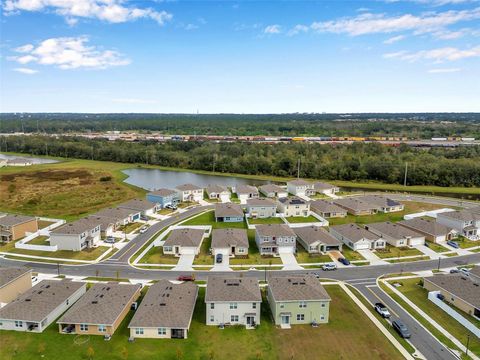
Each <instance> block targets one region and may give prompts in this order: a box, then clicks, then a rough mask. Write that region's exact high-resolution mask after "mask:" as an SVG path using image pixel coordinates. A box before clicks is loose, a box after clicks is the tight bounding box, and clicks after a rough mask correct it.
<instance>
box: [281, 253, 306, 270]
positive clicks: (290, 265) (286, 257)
mask: <svg viewBox="0 0 480 360" xmlns="http://www.w3.org/2000/svg"><path fill="white" fill-rule="evenodd" d="M280 258H281V259H282V263H283V270H300V269H303V268H302V267H301V266H300V265H298V262H297V259H295V255H293V254H292V253H280Z"/></svg>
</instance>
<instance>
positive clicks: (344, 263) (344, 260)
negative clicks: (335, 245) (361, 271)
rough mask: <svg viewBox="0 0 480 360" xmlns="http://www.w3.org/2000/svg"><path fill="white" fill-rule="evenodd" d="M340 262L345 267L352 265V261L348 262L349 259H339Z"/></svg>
mask: <svg viewBox="0 0 480 360" xmlns="http://www.w3.org/2000/svg"><path fill="white" fill-rule="evenodd" d="M338 261H339V262H341V263H342V264H343V265H350V261H348V260H347V259H345V258H343V257H342V258H339V259H338Z"/></svg>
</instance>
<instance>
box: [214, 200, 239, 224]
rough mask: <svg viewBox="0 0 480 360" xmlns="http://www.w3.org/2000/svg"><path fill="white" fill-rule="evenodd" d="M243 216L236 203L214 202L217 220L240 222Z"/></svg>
mask: <svg viewBox="0 0 480 360" xmlns="http://www.w3.org/2000/svg"><path fill="white" fill-rule="evenodd" d="M244 216H245V215H244V213H243V209H242V207H241V206H240V205H238V204H232V203H221V204H215V221H217V222H242V221H243V217H244Z"/></svg>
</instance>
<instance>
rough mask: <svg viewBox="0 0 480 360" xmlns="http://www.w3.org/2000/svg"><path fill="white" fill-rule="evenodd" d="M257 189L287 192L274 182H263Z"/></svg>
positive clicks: (264, 191) (269, 191)
mask: <svg viewBox="0 0 480 360" xmlns="http://www.w3.org/2000/svg"><path fill="white" fill-rule="evenodd" d="M259 190H260V191H262V192H263V193H272V192H273V193H279V192H287V190H285V189H283V188H281V187H280V186H278V185H275V184H265V185H262V186H260V187H259Z"/></svg>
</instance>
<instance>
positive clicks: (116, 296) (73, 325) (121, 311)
mask: <svg viewBox="0 0 480 360" xmlns="http://www.w3.org/2000/svg"><path fill="white" fill-rule="evenodd" d="M141 288H142V286H141V285H140V284H135V285H131V284H119V283H113V282H110V283H106V284H101V283H98V284H93V285H92V287H91V288H90V289H89V290H88V291H87V292H86V294H85V295H83V296H82V297H81V298H80V300H78V301H77V302H76V303H75V304H74V305H73V306H72V307H71V308H70V309H69V310H68V311H67V312H66V313H65V314H63V316H62V317H61V318H60V319H59V320H58V321H57V324H58V329H59V332H60V333H63V334H66V333H68V334H77V335H108V336H112V335H113V333H114V332H115V330H117V328H118V326H119V325H120V323H121V322H122V321H123V319H124V318H125V316H127V314H128V312H129V311H130V308H131V306H132V304H133V303H134V302H135V300H137V298H138V297H139V296H140V290H141Z"/></svg>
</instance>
